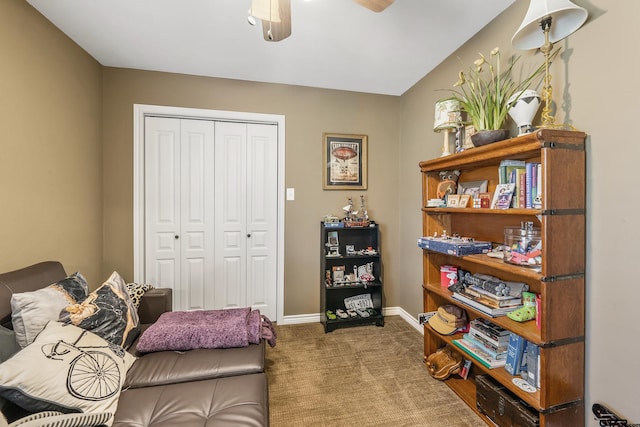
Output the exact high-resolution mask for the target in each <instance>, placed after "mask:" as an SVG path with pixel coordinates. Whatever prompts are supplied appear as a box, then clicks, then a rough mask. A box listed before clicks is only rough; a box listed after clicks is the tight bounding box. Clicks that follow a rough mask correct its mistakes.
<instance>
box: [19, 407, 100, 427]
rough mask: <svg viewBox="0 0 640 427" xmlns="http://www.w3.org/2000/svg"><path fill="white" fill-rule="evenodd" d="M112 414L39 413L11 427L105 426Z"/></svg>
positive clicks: (20, 420) (21, 419)
mask: <svg viewBox="0 0 640 427" xmlns="http://www.w3.org/2000/svg"><path fill="white" fill-rule="evenodd" d="M111 416H112V414H110V413H108V412H96V413H87V414H63V413H62V412H56V411H45V412H38V413H36V414H33V415H29V416H28V417H24V418H20V419H19V420H17V421H14V422H13V423H11V424H9V427H18V426H20V427H93V426H103V425H106V422H107V421H109V419H110V418H111Z"/></svg>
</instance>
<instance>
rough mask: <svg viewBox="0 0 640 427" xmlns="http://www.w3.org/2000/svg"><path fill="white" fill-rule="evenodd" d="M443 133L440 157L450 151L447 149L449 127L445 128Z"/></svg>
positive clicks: (448, 153)
mask: <svg viewBox="0 0 640 427" xmlns="http://www.w3.org/2000/svg"><path fill="white" fill-rule="evenodd" d="M443 133H444V141H443V142H442V154H440V157H444V156H449V155H451V151H449V145H450V144H449V129H445V130H444V131H443Z"/></svg>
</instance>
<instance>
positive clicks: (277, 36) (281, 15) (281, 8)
mask: <svg viewBox="0 0 640 427" xmlns="http://www.w3.org/2000/svg"><path fill="white" fill-rule="evenodd" d="M354 1H355V2H356V3H358V4H360V5H362V6H364V7H366V8H368V9H370V10H372V11H374V12H382V11H383V10H385V9H386V8H387V7H388V6H389V5H391V4H392V3H393V2H394V1H395V0H354ZM256 18H257V19H260V20H261V21H262V34H263V36H264V39H265V40H266V41H274V42H279V41H280V40H284V39H286V38H287V37H289V36H290V35H291V0H251V8H250V9H249V16H248V17H247V21H248V22H249V24H250V25H256Z"/></svg>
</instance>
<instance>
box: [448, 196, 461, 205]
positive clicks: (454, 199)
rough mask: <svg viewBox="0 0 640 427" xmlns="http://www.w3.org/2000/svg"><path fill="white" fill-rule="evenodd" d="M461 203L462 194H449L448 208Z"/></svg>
mask: <svg viewBox="0 0 640 427" xmlns="http://www.w3.org/2000/svg"><path fill="white" fill-rule="evenodd" d="M459 205H460V195H459V194H449V195H448V196H447V207H448V208H457V207H459Z"/></svg>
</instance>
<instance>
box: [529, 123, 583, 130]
mask: <svg viewBox="0 0 640 427" xmlns="http://www.w3.org/2000/svg"><path fill="white" fill-rule="evenodd" d="M535 128H536V130H538V129H553V130H570V131H577V130H578V129H576V128H574V127H573V125H571V124H569V123H555V122H553V123H541V124H539V125H537V126H536V127H535Z"/></svg>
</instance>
